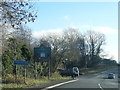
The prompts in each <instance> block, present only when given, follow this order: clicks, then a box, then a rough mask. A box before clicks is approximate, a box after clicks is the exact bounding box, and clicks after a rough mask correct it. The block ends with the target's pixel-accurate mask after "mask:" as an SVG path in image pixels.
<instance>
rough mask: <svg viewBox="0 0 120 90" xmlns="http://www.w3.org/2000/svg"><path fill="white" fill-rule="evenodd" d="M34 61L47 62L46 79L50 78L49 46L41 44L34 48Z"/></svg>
mask: <svg viewBox="0 0 120 90" xmlns="http://www.w3.org/2000/svg"><path fill="white" fill-rule="evenodd" d="M34 61H35V62H48V79H50V61H51V47H49V46H45V45H43V44H41V45H40V47H36V48H34Z"/></svg>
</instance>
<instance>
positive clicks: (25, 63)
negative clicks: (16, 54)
mask: <svg viewBox="0 0 120 90" xmlns="http://www.w3.org/2000/svg"><path fill="white" fill-rule="evenodd" d="M13 64H15V65H28V61H14V62H13ZM16 67H17V66H16ZM24 72H25V74H24V83H26V67H25V71H24Z"/></svg>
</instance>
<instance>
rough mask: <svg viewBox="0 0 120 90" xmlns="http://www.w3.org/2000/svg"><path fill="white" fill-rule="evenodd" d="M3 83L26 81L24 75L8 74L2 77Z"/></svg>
mask: <svg viewBox="0 0 120 90" xmlns="http://www.w3.org/2000/svg"><path fill="white" fill-rule="evenodd" d="M2 82H3V83H24V77H23V76H20V75H13V74H7V75H5V76H3V78H2Z"/></svg>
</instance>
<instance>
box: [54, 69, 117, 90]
mask: <svg viewBox="0 0 120 90" xmlns="http://www.w3.org/2000/svg"><path fill="white" fill-rule="evenodd" d="M109 73H114V74H115V76H116V78H115V79H108V78H107V75H108V74H109ZM54 88H96V89H99V90H104V89H107V88H113V89H115V90H116V89H118V68H114V69H111V70H107V71H104V72H100V73H96V74H90V75H85V76H84V75H82V76H79V77H77V78H76V81H75V82H71V83H67V84H63V85H60V86H57V87H54Z"/></svg>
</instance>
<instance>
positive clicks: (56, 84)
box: [42, 79, 79, 90]
mask: <svg viewBox="0 0 120 90" xmlns="http://www.w3.org/2000/svg"><path fill="white" fill-rule="evenodd" d="M78 80H79V79H76V80H71V81H67V82H63V83H59V84H56V85H53V86H49V87H46V88H45V89H42V90H47V89H51V88H55V87H58V86H61V85H63V84H67V83H71V82H75V81H78Z"/></svg>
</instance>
